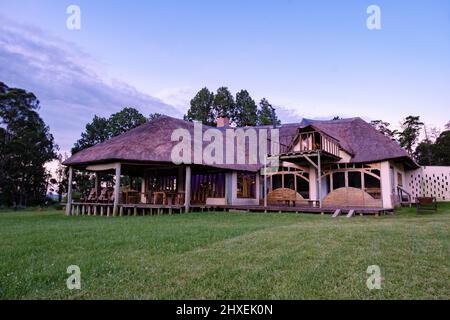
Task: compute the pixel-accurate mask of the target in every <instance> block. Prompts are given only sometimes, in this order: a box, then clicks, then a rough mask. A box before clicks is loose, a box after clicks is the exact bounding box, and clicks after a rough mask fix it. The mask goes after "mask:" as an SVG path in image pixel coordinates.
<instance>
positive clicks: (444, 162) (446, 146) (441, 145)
mask: <svg viewBox="0 0 450 320" xmlns="http://www.w3.org/2000/svg"><path fill="white" fill-rule="evenodd" d="M434 145H435V147H434V150H433V151H434V163H433V165H436V166H450V130H447V131H444V132H442V133H441V135H440V136H439V138H437V139H436V143H435V144H434Z"/></svg>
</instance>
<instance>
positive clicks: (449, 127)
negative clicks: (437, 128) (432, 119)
mask: <svg viewBox="0 0 450 320" xmlns="http://www.w3.org/2000/svg"><path fill="white" fill-rule="evenodd" d="M445 129H446V130H450V121H449V122H447V124H446V125H445Z"/></svg>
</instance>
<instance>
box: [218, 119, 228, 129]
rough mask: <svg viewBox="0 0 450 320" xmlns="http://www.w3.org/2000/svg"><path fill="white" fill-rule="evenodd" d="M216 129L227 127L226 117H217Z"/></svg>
mask: <svg viewBox="0 0 450 320" xmlns="http://www.w3.org/2000/svg"><path fill="white" fill-rule="evenodd" d="M216 122H217V128H223V127H229V126H230V119H229V118H227V117H218V118H217V120H216Z"/></svg>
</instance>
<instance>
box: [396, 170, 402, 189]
mask: <svg viewBox="0 0 450 320" xmlns="http://www.w3.org/2000/svg"><path fill="white" fill-rule="evenodd" d="M397 184H398V185H399V186H400V187H403V176H402V174H401V173H400V172H397Z"/></svg>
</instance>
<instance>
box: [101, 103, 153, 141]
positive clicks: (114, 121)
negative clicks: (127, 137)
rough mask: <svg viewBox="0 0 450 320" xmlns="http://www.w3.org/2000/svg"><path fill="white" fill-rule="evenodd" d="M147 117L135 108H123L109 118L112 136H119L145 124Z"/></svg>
mask: <svg viewBox="0 0 450 320" xmlns="http://www.w3.org/2000/svg"><path fill="white" fill-rule="evenodd" d="M146 121H147V119H146V118H145V117H144V116H143V115H142V114H141V113H140V112H139V111H138V110H136V109H135V108H123V109H122V110H121V111H119V112H117V113H114V114H113V115H111V117H110V118H109V120H108V125H109V133H110V136H111V137H115V136H118V135H120V134H122V133H125V132H127V131H129V130H131V129H133V128H136V127H138V126H140V125H141V124H144V123H145V122H146Z"/></svg>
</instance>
